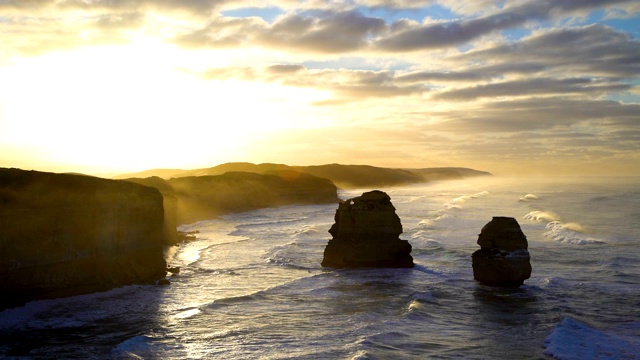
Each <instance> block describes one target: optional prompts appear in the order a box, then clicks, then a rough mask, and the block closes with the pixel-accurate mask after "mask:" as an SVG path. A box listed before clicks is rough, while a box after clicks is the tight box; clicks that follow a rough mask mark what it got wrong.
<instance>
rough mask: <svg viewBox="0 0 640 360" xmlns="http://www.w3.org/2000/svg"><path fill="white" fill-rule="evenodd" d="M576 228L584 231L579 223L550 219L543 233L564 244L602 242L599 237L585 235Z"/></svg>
mask: <svg viewBox="0 0 640 360" xmlns="http://www.w3.org/2000/svg"><path fill="white" fill-rule="evenodd" d="M577 229H579V230H582V231H584V229H583V228H582V226H581V225H580V224H576V223H568V224H563V223H561V222H560V221H552V222H550V223H548V224H547V232H545V233H544V236H546V237H548V238H551V239H553V240H555V241H558V242H561V243H565V244H574V245H589V244H603V243H604V241H602V240H600V239H595V238H593V237H590V236H587V235H585V234H584V233H583V232H579V231H576V230H577Z"/></svg>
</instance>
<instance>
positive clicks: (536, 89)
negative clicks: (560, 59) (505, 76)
mask: <svg viewBox="0 0 640 360" xmlns="http://www.w3.org/2000/svg"><path fill="white" fill-rule="evenodd" d="M630 88H631V86H630V85H627V84H622V83H602V82H600V81H595V80H592V79H586V78H569V79H549V78H540V79H523V80H516V81H506V82H500V83H493V84H487V85H478V86H473V87H468V88H463V89H458V90H450V91H444V92H441V93H440V94H437V95H435V96H434V98H436V99H440V100H456V101H469V100H473V99H477V98H499V97H515V96H527V97H530V96H536V95H572V94H582V95H586V94H595V95H602V94H604V93H608V92H614V91H624V90H629V89H630Z"/></svg>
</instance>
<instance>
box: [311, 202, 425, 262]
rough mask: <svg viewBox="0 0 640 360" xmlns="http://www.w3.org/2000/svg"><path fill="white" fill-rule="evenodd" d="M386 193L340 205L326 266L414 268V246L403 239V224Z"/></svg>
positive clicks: (325, 257)
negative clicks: (412, 255)
mask: <svg viewBox="0 0 640 360" xmlns="http://www.w3.org/2000/svg"><path fill="white" fill-rule="evenodd" d="M395 210H396V209H395V207H394V206H393V204H392V203H391V198H390V197H389V195H387V194H386V193H384V192H382V191H379V190H374V191H370V192H366V193H364V194H362V196H359V197H356V198H353V199H349V200H346V201H344V202H341V203H340V204H339V205H338V209H337V210H336V215H335V223H334V224H333V226H332V227H331V229H330V230H329V233H331V235H332V236H333V238H332V239H331V240H330V241H329V243H328V244H327V246H326V248H325V250H324V258H323V260H322V266H325V267H336V268H342V267H378V268H379V267H389V268H410V267H413V266H414V264H413V258H412V257H411V244H409V242H408V241H406V240H400V238H399V236H400V234H401V233H402V224H401V222H400V218H399V217H398V215H397V214H396V212H395Z"/></svg>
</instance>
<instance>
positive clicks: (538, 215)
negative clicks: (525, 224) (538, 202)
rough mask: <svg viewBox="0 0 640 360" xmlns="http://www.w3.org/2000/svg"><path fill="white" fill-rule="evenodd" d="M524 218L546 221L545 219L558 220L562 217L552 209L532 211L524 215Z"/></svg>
mask: <svg viewBox="0 0 640 360" xmlns="http://www.w3.org/2000/svg"><path fill="white" fill-rule="evenodd" d="M522 218H523V219H524V220H529V221H535V222H544V221H558V220H560V217H559V216H558V214H556V213H554V212H551V211H532V212H530V213H528V214H527V215H525V216H523V217H522Z"/></svg>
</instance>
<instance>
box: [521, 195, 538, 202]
mask: <svg viewBox="0 0 640 360" xmlns="http://www.w3.org/2000/svg"><path fill="white" fill-rule="evenodd" d="M533 200H540V198H539V197H538V195H535V194H527V195H525V196H523V197H521V198H520V199H518V201H522V202H525V201H533Z"/></svg>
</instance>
